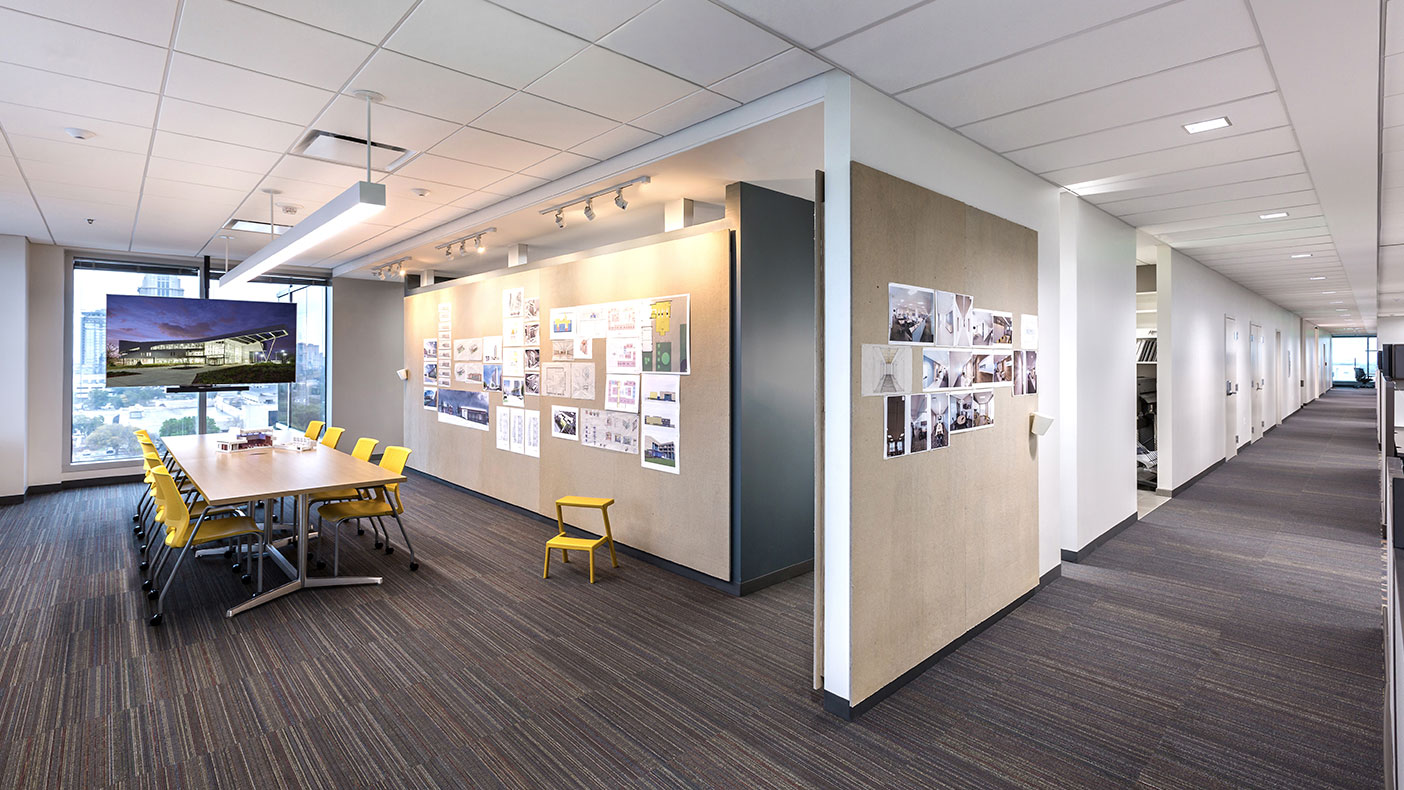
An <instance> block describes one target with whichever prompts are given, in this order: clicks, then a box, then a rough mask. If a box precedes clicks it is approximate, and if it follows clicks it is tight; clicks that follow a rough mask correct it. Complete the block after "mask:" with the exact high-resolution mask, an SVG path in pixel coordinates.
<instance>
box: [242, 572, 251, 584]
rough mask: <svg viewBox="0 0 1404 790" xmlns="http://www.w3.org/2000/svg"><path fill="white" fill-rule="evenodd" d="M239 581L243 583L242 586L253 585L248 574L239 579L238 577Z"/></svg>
mask: <svg viewBox="0 0 1404 790" xmlns="http://www.w3.org/2000/svg"><path fill="white" fill-rule="evenodd" d="M239 581H241V582H243V583H244V584H252V583H253V576H250V575H249V574H247V573H246V574H244V575H243V576H240V577H239Z"/></svg>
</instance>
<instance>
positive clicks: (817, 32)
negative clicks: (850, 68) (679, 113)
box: [716, 0, 920, 101]
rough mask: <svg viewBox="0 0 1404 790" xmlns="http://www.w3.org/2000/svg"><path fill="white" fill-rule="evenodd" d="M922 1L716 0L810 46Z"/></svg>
mask: <svg viewBox="0 0 1404 790" xmlns="http://www.w3.org/2000/svg"><path fill="white" fill-rule="evenodd" d="M919 1H920V0H863V2H861V3H855V2H853V0H716V2H718V3H720V4H721V5H724V6H729V7H730V8H732V9H735V10H736V11H737V12H738V13H740V14H743V15H745V16H746V17H748V18H750V19H754V20H756V21H757V22H759V23H761V24H762V25H765V26H766V27H768V28H770V29H771V30H774V31H776V32H778V33H779V34H780V35H782V36H786V37H787V38H790V39H793V40H794V41H796V42H798V43H799V44H800V46H803V47H807V48H809V49H817V48H819V47H820V46H822V45H824V44H828V43H829V42H831V41H833V40H834V39H836V38H839V37H841V36H846V35H848V34H849V33H852V32H853V31H855V30H857V29H859V28H862V27H867V26H868V25H871V24H872V23H874V22H877V21H878V20H880V19H883V18H885V17H889V16H892V15H893V14H896V13H898V12H899V11H902V10H904V9H907V8H910V7H912V6H914V5H918V3H919ZM732 98H736V97H732ZM743 101H745V100H744V99H743Z"/></svg>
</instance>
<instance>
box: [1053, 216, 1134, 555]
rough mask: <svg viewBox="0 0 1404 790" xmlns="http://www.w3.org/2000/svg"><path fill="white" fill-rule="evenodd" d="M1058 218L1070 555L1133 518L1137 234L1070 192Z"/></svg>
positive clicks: (1065, 532)
mask: <svg viewBox="0 0 1404 790" xmlns="http://www.w3.org/2000/svg"><path fill="white" fill-rule="evenodd" d="M1061 212H1062V223H1061V228H1060V230H1059V233H1060V234H1061V239H1060V247H1061V258H1062V260H1061V264H1060V268H1059V272H1060V275H1061V279H1062V286H1061V289H1060V290H1061V293H1062V304H1061V305H1059V308H1060V310H1061V311H1062V328H1061V335H1062V338H1063V342H1062V347H1063V351H1064V353H1063V356H1062V362H1061V364H1060V365H1059V373H1060V376H1061V384H1062V398H1061V404H1062V418H1063V428H1064V431H1063V434H1062V439H1061V441H1062V446H1061V455H1062V458H1063V460H1064V462H1063V463H1062V464H1061V469H1060V470H1059V471H1060V474H1061V481H1062V488H1063V491H1062V494H1063V497H1062V508H1061V509H1062V518H1061V522H1062V525H1061V530H1060V534H1061V547H1062V548H1063V549H1064V550H1067V551H1073V552H1075V551H1078V550H1080V549H1082V548H1084V547H1086V546H1087V545H1088V544H1090V543H1091V542H1092V541H1093V540H1095V539H1097V538H1098V537H1100V536H1101V535H1102V534H1104V533H1105V532H1106V531H1107V530H1109V529H1111V528H1112V527H1115V526H1116V525H1117V524H1119V523H1121V522H1122V521H1124V520H1126V519H1127V518H1129V517H1131V516H1134V515H1136V364H1135V363H1136V356H1135V354H1136V343H1135V340H1136V231H1135V230H1134V229H1133V228H1132V227H1131V226H1130V225H1127V224H1126V223H1124V222H1122V221H1121V220H1119V219H1116V218H1115V217H1113V216H1111V215H1110V214H1107V213H1106V212H1104V211H1101V210H1100V209H1098V208H1096V207H1094V206H1092V205H1091V204H1089V203H1087V202H1085V201H1083V200H1082V199H1080V198H1078V197H1077V196H1076V195H1073V194H1070V193H1063V195H1062V197H1061ZM1040 309H1043V308H1042V307H1041V306H1040ZM1040 326H1041V325H1040ZM1041 345H1042V344H1040V346H1041ZM1039 353H1040V357H1041V356H1042V353H1043V352H1041V351H1040V352H1039ZM1039 363H1040V365H1039V367H1040V368H1042V366H1043V360H1042V359H1040V360H1039ZM1040 372H1042V371H1040ZM1040 397H1042V393H1040ZM1040 407H1042V404H1040Z"/></svg>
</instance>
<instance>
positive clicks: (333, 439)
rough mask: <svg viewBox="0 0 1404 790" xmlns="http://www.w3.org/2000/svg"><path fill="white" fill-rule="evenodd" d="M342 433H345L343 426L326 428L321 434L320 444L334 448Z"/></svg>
mask: <svg viewBox="0 0 1404 790" xmlns="http://www.w3.org/2000/svg"><path fill="white" fill-rule="evenodd" d="M343 433H346V429H345V428H328V429H327V432H326V433H324V434H322V446H324V447H330V448H332V449H333V450H335V449H336V445H337V443H338V442H340V441H341V435H342V434H343Z"/></svg>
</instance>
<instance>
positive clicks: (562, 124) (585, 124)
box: [473, 93, 615, 149]
mask: <svg viewBox="0 0 1404 790" xmlns="http://www.w3.org/2000/svg"><path fill="white" fill-rule="evenodd" d="M473 125H474V126H476V127H478V128H479V129H486V130H487V131H489V132H497V133H498V134H505V135H507V136H508V137H516V138H519V139H522V140H528V141H530V142H534V143H540V144H541V145H545V146H550V147H551V148H557V149H561V148H570V147H571V146H574V145H578V144H579V143H582V142H584V141H586V140H588V139H590V138H591V137H595V136H597V135H600V134H603V133H604V132H606V131H608V130H610V129H611V128H613V127H614V125H615V124H614V123H613V122H612V121H610V120H609V119H607V118H601V117H600V116H598V115H592V114H590V113H587V112H585V111H583V110H577V109H576V108H574V107H567V106H565V105H564V104H558V103H556V102H553V101H550V100H549V99H542V98H540V97H537V96H532V95H531V94H527V93H518V94H517V95H515V96H513V97H512V98H510V99H508V100H507V101H505V102H503V103H501V104H499V105H498V106H497V107H495V108H493V109H492V110H491V111H490V112H488V113H487V114H486V115H484V116H483V117H481V118H479V119H478V120H477V121H475V122H474V123H473Z"/></svg>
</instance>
